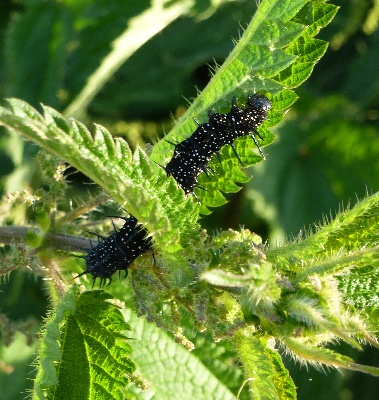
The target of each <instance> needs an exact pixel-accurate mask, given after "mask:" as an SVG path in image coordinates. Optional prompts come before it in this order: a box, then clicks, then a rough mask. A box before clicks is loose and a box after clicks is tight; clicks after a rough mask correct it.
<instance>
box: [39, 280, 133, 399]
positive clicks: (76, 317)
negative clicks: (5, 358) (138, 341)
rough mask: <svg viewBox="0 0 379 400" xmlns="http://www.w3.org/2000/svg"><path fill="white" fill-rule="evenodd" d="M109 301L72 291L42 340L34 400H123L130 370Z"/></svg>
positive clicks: (121, 327) (120, 325)
mask: <svg viewBox="0 0 379 400" xmlns="http://www.w3.org/2000/svg"><path fill="white" fill-rule="evenodd" d="M111 298H112V297H111V296H110V295H109V294H107V293H105V292H103V291H89V292H85V293H83V294H79V293H78V289H77V288H76V287H73V289H71V290H70V291H69V292H68V293H66V295H65V296H64V297H63V299H62V300H61V302H60V303H59V305H58V306H57V308H56V309H55V310H54V313H52V314H51V316H50V317H49V318H48V320H47V323H46V328H45V332H44V335H43V338H42V340H41V347H40V351H39V358H38V360H37V365H38V366H39V367H40V368H39V369H38V374H37V377H36V380H35V383H34V393H33V398H34V399H45V398H49V399H60V400H63V399H71V400H73V399H105V398H107V399H123V398H124V396H123V395H122V393H121V390H120V389H122V388H125V387H126V386H127V385H128V383H129V381H130V376H131V374H132V373H133V372H134V370H135V366H134V364H133V362H132V361H131V360H130V358H129V356H130V353H131V347H130V345H129V344H128V343H127V342H126V339H127V336H126V335H125V331H129V330H130V327H129V325H128V324H126V323H125V321H124V318H123V316H122V314H121V313H120V311H119V310H118V309H117V307H116V306H114V305H112V304H111V303H109V301H108V300H110V299H111Z"/></svg>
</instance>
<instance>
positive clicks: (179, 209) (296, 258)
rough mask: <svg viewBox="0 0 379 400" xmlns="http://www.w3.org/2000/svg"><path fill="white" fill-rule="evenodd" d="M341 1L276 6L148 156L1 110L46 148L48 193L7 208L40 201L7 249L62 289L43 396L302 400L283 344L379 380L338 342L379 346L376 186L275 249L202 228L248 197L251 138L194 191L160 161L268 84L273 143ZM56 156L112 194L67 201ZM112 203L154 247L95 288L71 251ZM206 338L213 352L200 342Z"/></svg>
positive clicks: (41, 372) (56, 294) (100, 130)
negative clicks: (125, 273) (212, 115)
mask: <svg viewBox="0 0 379 400" xmlns="http://www.w3.org/2000/svg"><path fill="white" fill-rule="evenodd" d="M336 11H337V7H335V6H333V5H330V4H326V3H325V2H322V1H317V2H316V1H305V0H302V1H301V0H299V1H287V2H281V3H280V5H279V4H276V2H269V1H267V2H265V1H263V2H262V3H261V4H260V6H259V8H258V11H257V13H256V14H255V15H254V18H253V19H252V21H251V23H250V24H249V26H248V27H247V28H246V30H245V31H244V33H243V35H242V36H241V38H240V40H239V41H238V42H237V43H236V45H235V48H234V50H233V51H232V52H231V54H230V55H229V57H228V58H227V60H226V61H225V63H224V64H223V65H221V66H220V67H219V68H218V69H217V71H215V72H214V75H213V77H212V79H211V81H210V83H209V84H208V85H207V87H206V88H205V89H204V90H203V91H202V92H201V93H199V95H198V97H197V98H196V99H195V100H194V101H193V103H192V104H191V106H190V107H189V108H188V110H187V112H186V113H185V114H184V115H183V116H182V117H181V118H180V119H179V120H178V121H177V123H176V125H175V126H174V128H173V129H172V131H171V132H170V133H169V134H168V135H167V136H166V137H165V138H164V139H165V140H161V141H159V142H158V143H156V144H155V145H154V146H153V148H152V150H151V151H150V154H147V153H146V152H145V151H144V150H143V149H141V148H137V149H136V150H135V152H134V153H132V151H131V150H130V148H129V146H128V145H127V143H126V142H125V141H124V140H123V139H120V138H116V139H115V138H113V137H111V135H110V133H109V132H108V131H107V130H106V129H105V128H104V127H102V126H99V125H96V126H95V129H94V134H93V135H92V134H91V132H90V131H89V130H88V129H87V128H86V127H85V126H84V125H83V124H82V123H80V122H79V121H77V120H74V119H66V118H65V117H64V116H62V115H61V114H60V113H58V112H57V111H55V110H54V109H52V108H49V107H43V114H40V113H38V112H37V111H36V110H35V109H34V108H32V107H31V106H30V105H28V104H27V103H25V102H23V101H21V100H16V99H10V100H8V105H7V106H6V107H2V108H1V109H0V123H1V124H2V125H3V126H5V127H6V128H7V129H8V130H10V131H13V132H17V133H19V134H21V135H23V136H24V137H25V138H26V139H27V140H31V141H33V142H34V143H36V144H38V145H39V146H40V147H41V148H42V149H43V150H42V151H41V152H40V155H39V160H40V163H41V171H43V173H44V179H45V183H46V185H45V186H44V189H42V188H41V189H39V190H38V191H36V192H35V193H21V194H18V195H15V197H13V198H12V202H11V203H12V204H8V207H9V210H10V211H11V210H12V208H13V207H16V206H17V204H19V203H23V204H27V205H28V206H29V207H30V210H32V211H33V214H34V215H36V216H37V218H36V221H38V224H39V225H38V226H33V227H19V226H5V227H3V228H1V235H0V236H1V238H2V241H3V242H4V243H13V244H15V243H16V244H17V245H16V246H14V247H13V248H12V250H11V251H10V252H8V253H6V254H5V256H4V257H6V260H7V261H6V263H4V265H14V266H15V267H14V268H17V267H22V265H25V263H28V265H36V264H33V262H32V260H34V261H35V260H36V258H37V260H38V261H37V264H38V266H39V267H38V268H39V270H40V269H41V268H42V270H43V274H44V276H45V278H46V285H47V286H48V287H49V291H50V293H51V299H52V306H53V309H52V311H51V312H50V314H49V317H48V318H47V320H46V323H45V326H44V328H43V330H42V331H41V342H40V349H39V355H38V358H37V360H36V364H35V365H36V368H37V376H36V379H35V382H34V390H33V398H36V399H37V398H39V399H42V398H56V399H65V398H69V399H73V398H80V399H84V398H93V399H99V398H107V399H108V398H114V399H121V398H124V396H126V395H129V396H131V395H132V393H140V391H141V390H152V391H153V393H154V394H155V396H156V398H178V397H177V396H178V393H180V398H181V399H185V398H196V399H209V398H217V399H218V398H220V399H221V398H222V399H229V398H230V399H232V398H235V396H236V395H237V394H238V395H239V396H240V397H241V398H249V397H250V396H251V398H270V399H283V398H286V399H287V398H296V388H295V385H294V383H293V381H292V379H291V377H290V376H289V373H288V371H287V369H286V368H285V366H284V364H283V361H282V358H281V354H282V353H287V354H290V355H291V356H292V357H293V358H295V359H296V360H298V361H299V362H300V363H302V364H311V365H313V366H316V367H319V366H321V367H322V366H327V367H333V368H346V369H351V370H356V371H362V372H366V373H369V374H372V375H379V369H378V368H375V367H369V366H363V365H358V364H356V363H354V361H353V360H352V359H350V358H349V357H347V356H344V355H342V354H339V353H338V352H336V351H334V350H331V349H330V348H327V345H328V344H330V343H335V342H337V341H343V342H346V343H347V344H348V345H350V346H352V347H354V348H357V349H361V348H362V343H369V344H371V345H373V346H376V347H378V342H377V339H376V338H375V336H374V332H376V331H377V328H378V326H377V321H376V320H377V311H376V307H375V306H376V293H375V292H374V291H373V290H370V288H375V287H376V285H377V284H378V278H377V270H378V267H379V265H378V255H379V251H378V250H379V248H378V230H379V218H378V212H379V195H378V194H375V195H372V196H369V197H367V198H365V199H364V200H362V201H361V202H359V203H358V204H357V205H356V206H355V207H354V208H352V209H347V210H343V211H342V212H340V214H338V215H337V216H336V217H335V218H334V219H333V220H332V221H325V223H324V224H323V225H321V226H319V227H318V228H317V230H316V231H315V232H314V233H312V234H310V235H309V236H308V237H305V238H299V239H297V240H296V241H294V242H292V243H288V244H286V245H283V246H280V247H277V248H269V247H265V246H264V245H263V244H262V240H261V238H260V237H259V236H258V235H256V234H254V233H252V232H250V231H249V230H247V229H241V230H239V231H233V230H228V231H220V232H217V233H215V234H213V235H209V234H207V232H206V231H204V230H202V229H201V227H200V224H199V217H200V215H201V214H206V213H209V209H208V207H218V206H221V205H223V204H224V203H225V198H224V197H223V195H222V193H223V192H224V193H232V192H236V191H238V190H239V189H240V186H238V185H237V183H244V182H246V181H248V179H249V178H247V176H246V175H245V174H244V173H243V172H242V168H241V165H240V164H241V162H242V163H243V165H244V166H251V165H253V164H255V163H258V162H261V161H262V160H263V159H262V157H261V155H259V154H258V152H257V151H256V148H255V146H254V142H253V141H252V139H251V138H250V137H248V136H244V137H240V138H238V139H236V141H235V142H234V146H235V150H236V151H234V149H233V148H232V147H231V146H230V145H225V146H223V147H222V149H221V152H220V156H219V158H218V157H216V156H213V157H212V159H211V161H210V163H209V164H208V167H209V168H210V170H211V171H212V173H209V174H206V173H202V174H200V176H199V179H198V186H200V187H201V188H195V193H196V196H194V195H192V194H186V193H185V192H184V191H183V190H182V189H181V188H180V187H179V186H178V184H177V182H176V181H175V180H174V178H173V177H172V176H171V177H168V176H167V174H166V172H165V170H164V169H163V168H161V167H160V166H165V165H167V163H168V162H169V160H170V159H171V157H172V154H173V146H172V143H179V142H182V141H183V140H185V139H186V138H189V137H190V136H191V135H192V133H193V132H194V131H195V129H196V123H195V122H194V119H196V121H199V123H205V122H207V121H208V117H207V112H208V111H209V110H215V111H217V112H221V113H225V112H228V111H229V110H230V106H231V103H232V101H233V99H236V101H237V103H238V104H244V102H245V101H246V96H247V95H251V94H254V93H257V92H258V93H259V92H261V93H264V94H265V95H266V96H267V98H268V99H269V100H270V102H271V105H272V107H271V110H270V111H269V113H268V118H267V120H266V121H265V122H264V123H263V124H262V125H261V126H260V127H259V128H258V132H259V135H260V137H261V138H262V140H261V139H259V143H260V146H262V147H265V146H268V145H269V144H270V143H272V142H273V140H274V139H275V136H274V134H273V133H272V132H271V131H270V130H269V128H270V127H272V126H274V125H276V124H278V123H279V122H280V121H281V119H282V118H283V116H284V115H285V112H286V110H288V109H289V107H290V106H291V105H292V104H293V103H294V102H295V101H296V99H297V96H296V94H295V93H294V91H293V88H295V87H297V86H299V85H300V84H301V83H303V82H304V81H305V80H306V79H307V78H308V77H309V76H310V74H311V72H312V69H313V67H314V65H315V63H316V62H317V61H318V60H319V59H320V58H321V57H322V55H323V54H324V52H325V51H326V48H327V43H325V42H324V41H321V40H318V39H315V38H314V36H315V35H316V34H317V33H318V32H319V30H320V29H321V28H322V27H324V26H326V25H327V24H328V23H329V22H330V21H331V20H332V18H333V16H334V15H335V13H336ZM170 142H171V143H170ZM236 153H237V154H238V157H237V155H236ZM59 160H64V161H65V162H66V163H67V164H69V165H70V166H73V167H74V168H76V169H77V170H79V171H81V172H82V173H84V174H85V175H87V176H88V177H89V178H90V179H91V180H92V181H93V182H95V183H96V184H97V185H99V186H100V187H101V188H102V189H103V194H100V195H99V196H97V197H94V198H92V200H91V201H90V202H88V203H85V204H82V205H80V206H78V207H76V208H74V209H72V210H71V211H70V212H63V211H61V210H60V209H59V205H60V203H61V202H62V201H63V200H64V199H65V197H66V196H67V195H66V193H67V190H68V189H69V183H68V182H67V181H66V179H65V175H64V171H65V168H66V165H67V164H63V163H62V162H61V161H59ZM265 162H269V160H268V161H265ZM108 201H109V202H110V201H113V202H115V203H117V204H119V205H120V207H122V208H123V209H125V210H127V211H128V212H129V213H131V214H132V215H133V216H135V217H136V218H137V220H138V221H139V223H140V224H141V226H143V227H144V229H146V231H147V234H148V237H149V240H150V239H151V244H152V250H151V251H147V252H145V253H144V255H143V256H141V257H139V258H138V261H137V262H135V263H134V268H130V272H129V277H128V279H127V280H121V279H120V280H119V279H117V278H115V279H114V280H113V282H112V285H110V286H109V287H105V288H102V289H101V290H98V289H97V288H96V286H95V288H93V287H92V285H93V284H92V279H91V276H90V275H88V274H87V275H84V276H81V277H80V278H75V277H76V276H77V275H78V274H80V273H81V272H83V271H84V270H85V265H84V262H83V260H80V259H75V258H74V257H73V255H72V253H73V252H76V253H75V254H77V255H80V254H82V253H83V251H84V250H86V249H87V250H89V251H90V250H91V248H92V247H93V246H95V245H96V244H98V241H97V240H94V238H93V237H92V239H90V237H91V236H90V235H88V236H87V237H81V236H78V233H79V234H82V233H83V231H85V230H86V229H87V227H88V226H89V225H90V223H89V222H90V221H91V215H92V214H91V213H90V212H91V210H94V209H95V208H98V207H99V206H100V205H102V204H104V203H106V202H108ZM125 214H127V213H126V212H125V211H123V210H121V212H120V215H123V216H125ZM84 216H85V217H86V218H84ZM106 217H107V216H106V215H104V223H103V224H102V226H100V227H99V229H98V230H97V232H99V234H101V235H104V236H109V235H110V233H112V232H113V227H112V224H111V222H110V220H109V218H108V219H107V218H106ZM84 225H85V227H84ZM95 239H96V238H95ZM102 240H103V239H101V238H100V242H101V241H102ZM67 260H70V262H67ZM12 268H13V267H12ZM34 268H36V267H34ZM10 269H11V268H10ZM3 272H4V273H8V272H9V269H8V270H4V271H3ZM362 272H364V273H362ZM74 279H76V281H75V282H74V281H73V280H74ZM102 283H104V282H102ZM110 292H112V293H113V295H111V294H110ZM137 315H138V316H139V317H142V318H137ZM125 321H128V323H126V322H125ZM151 322H153V323H151ZM204 331H206V332H207V333H208V334H202V335H201V334H199V336H198V337H196V335H195V337H191V334H192V336H194V335H193V332H204ZM130 335H132V337H133V338H134V339H137V340H130V339H129V336H130ZM215 343H216V344H215ZM194 347H197V350H199V349H200V351H198V352H196V351H195V352H193V353H191V352H189V350H193V349H194ZM132 349H133V351H132ZM217 349H219V351H218V350H217ZM226 353H228V355H226ZM230 354H233V355H234V357H232V360H234V361H233V362H234V364H233V363H231V358H230ZM205 359H207V360H208V361H207V362H206V361H205ZM210 360H211V361H210ZM240 362H241V363H242V367H243V369H242V368H241V365H240V364H239V367H237V364H238V363H240ZM204 363H206V364H207V367H205V365H204ZM136 366H137V368H138V374H136V373H135V369H136ZM174 372H175V373H174ZM131 381H132V382H133V385H129V384H130V383H131ZM128 385H129V386H128ZM149 388H150V389H149Z"/></svg>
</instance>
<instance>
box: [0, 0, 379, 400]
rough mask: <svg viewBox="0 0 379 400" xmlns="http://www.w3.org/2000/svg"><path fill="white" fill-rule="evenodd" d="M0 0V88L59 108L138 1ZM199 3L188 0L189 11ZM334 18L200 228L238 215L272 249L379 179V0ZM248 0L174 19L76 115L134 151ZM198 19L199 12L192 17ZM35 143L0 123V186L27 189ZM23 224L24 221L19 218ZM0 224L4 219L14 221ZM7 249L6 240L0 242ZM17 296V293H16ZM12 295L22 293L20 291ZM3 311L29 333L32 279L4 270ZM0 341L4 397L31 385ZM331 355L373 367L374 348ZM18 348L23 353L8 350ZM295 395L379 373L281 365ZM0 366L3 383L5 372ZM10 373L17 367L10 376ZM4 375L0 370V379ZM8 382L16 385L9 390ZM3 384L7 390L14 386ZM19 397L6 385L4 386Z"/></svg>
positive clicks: (213, 58)
mask: <svg viewBox="0 0 379 400" xmlns="http://www.w3.org/2000/svg"><path fill="white" fill-rule="evenodd" d="M133 3H136V4H134V5H130V2H125V1H123V0H116V1H112V2H108V1H100V0H96V1H89V0H88V1H83V0H78V1H76V2H72V1H65V0H63V1H59V2H58V1H38V0H34V1H17V2H16V1H10V0H2V1H1V3H0V98H6V97H18V98H21V99H24V100H26V101H27V102H29V103H31V104H32V105H33V106H34V107H37V108H38V107H39V104H40V103H44V104H47V105H50V106H52V107H54V108H56V109H57V110H59V111H63V110H64V109H65V107H66V106H67V105H68V104H70V101H72V100H73V99H74V98H75V96H76V95H77V94H78V93H79V92H80V90H81V89H82V88H83V86H84V85H85V83H86V79H87V78H88V76H89V75H90V74H91V73H92V72H93V71H94V70H96V69H97V67H98V66H99V63H100V61H101V60H102V58H103V57H104V56H106V55H107V54H108V52H109V50H110V43H111V41H112V40H113V39H114V38H116V37H117V36H118V35H120V34H121V33H122V32H123V30H124V29H125V26H126V23H127V20H128V19H129V18H131V17H133V16H135V15H138V14H139V13H140V12H141V11H143V10H144V8H145V7H146V6H147V5H148V4H149V2H147V1H139V2H133ZM206 3H207V2H205V1H204V2H199V5H198V6H199V8H201V7H203V6H205V5H206ZM332 3H333V4H336V5H339V6H341V8H340V10H339V12H338V14H337V16H336V17H335V19H334V20H333V21H332V23H331V24H330V25H329V26H328V27H327V28H325V29H323V30H322V32H321V34H320V35H319V36H318V37H319V38H321V39H324V40H327V41H329V42H330V47H329V49H328V51H327V53H326V55H325V56H324V57H323V58H322V59H321V61H320V62H319V63H318V64H317V65H316V67H315V70H314V72H313V74H312V76H311V77H310V79H309V80H308V81H307V82H306V83H305V84H303V85H302V86H301V87H300V88H298V89H296V93H297V94H298V95H299V97H300V98H299V100H298V101H297V102H296V103H295V105H294V106H293V107H292V109H291V110H290V112H289V113H288V115H287V116H286V117H285V118H284V120H283V122H282V123H281V124H280V125H279V126H277V127H275V130H274V132H275V133H276V134H277V136H278V139H277V140H276V142H275V143H274V144H273V145H272V146H270V147H269V148H268V149H267V152H268V158H267V160H266V162H264V163H260V164H259V165H258V166H255V167H253V168H251V170H249V171H248V173H250V174H251V175H253V179H252V180H251V181H250V183H249V184H247V185H245V186H244V187H243V189H242V190H241V191H240V192H239V193H237V194H234V195H230V196H228V198H229V203H228V204H227V205H225V206H224V207H220V208H218V209H216V210H213V213H212V214H211V215H210V216H207V217H204V218H203V220H202V222H203V225H204V227H206V228H207V229H208V230H209V231H210V232H212V230H214V229H216V228H218V229H219V228H222V229H226V228H238V227H239V226H241V225H244V226H245V227H247V228H249V229H251V230H252V231H255V232H257V233H258V234H260V235H261V236H262V237H263V239H264V240H267V241H269V242H270V243H271V245H275V244H277V243H280V242H283V241H285V240H287V239H288V238H293V237H296V236H297V235H298V234H299V232H300V231H304V230H305V231H310V230H312V229H313V226H314V224H315V223H316V224H317V223H319V222H320V221H322V220H323V218H324V216H325V215H327V216H329V215H332V216H333V215H335V213H336V212H337V211H338V209H339V208H340V207H341V206H343V207H344V206H347V205H348V204H354V203H355V202H356V200H357V199H359V198H362V197H363V196H365V194H366V193H367V192H368V193H371V192H376V191H378V189H379V157H378V155H379V137H378V125H379V121H378V117H379V111H378V104H379V74H378V65H379V30H378V20H379V9H378V7H377V5H376V9H375V6H374V2H373V1H366V0H344V1H342V0H339V1H333V2H332ZM255 8H256V2H255V1H242V0H241V1H237V2H233V3H229V4H224V5H222V6H221V7H219V9H218V10H216V11H215V12H214V13H213V14H212V15H211V16H210V17H209V18H206V19H199V18H196V17H183V18H181V19H179V20H177V21H175V22H174V23H172V24H171V25H170V26H168V27H167V28H166V29H165V30H164V31H162V32H161V33H160V34H158V35H157V36H155V37H154V38H153V39H152V40H151V41H149V42H148V43H146V45H144V46H143V47H142V48H141V49H139V50H138V51H137V52H136V53H135V54H134V55H133V56H132V57H131V58H130V59H129V60H128V61H127V62H126V63H125V64H124V65H123V66H122V67H121V68H120V70H119V71H117V73H116V74H115V76H114V77H112V79H111V80H110V81H109V82H108V83H107V84H106V85H105V87H104V88H103V89H102V90H101V92H100V93H99V94H98V95H97V96H96V98H95V99H94V100H93V101H92V102H91V104H90V106H89V109H88V110H87V116H86V118H85V120H84V122H85V123H86V124H87V126H89V125H90V123H91V122H97V123H100V124H102V125H105V126H106V127H107V128H108V129H109V130H110V131H111V132H112V133H113V134H114V135H120V136H123V137H124V138H125V139H126V140H127V141H128V142H129V143H130V145H131V146H132V147H134V146H135V145H136V144H137V143H139V144H140V145H142V146H144V145H145V144H146V143H154V142H155V141H156V140H157V139H158V138H159V137H162V136H163V135H164V132H165V131H166V132H167V131H168V130H169V129H170V126H172V124H173V118H172V116H174V118H175V116H177V115H179V114H180V113H181V112H182V111H183V109H184V108H185V107H186V106H187V104H188V102H187V100H186V99H189V100H190V99H191V98H194V97H195V96H196V91H197V89H201V88H203V87H204V86H205V85H206V83H207V82H208V80H209V78H210V74H209V65H211V66H212V65H215V63H218V64H221V63H222V62H223V60H224V59H225V58H226V56H227V55H228V53H229V52H230V51H231V49H232V48H233V42H232V39H233V38H238V37H239V34H240V32H241V27H244V26H246V25H247V23H248V22H249V21H250V19H251V15H252V14H253V12H254V10H255ZM195 15H196V14H195ZM36 152H37V148H36V146H34V145H32V144H30V143H25V142H23V140H22V139H21V138H20V139H18V140H17V139H15V138H14V137H10V136H9V135H8V133H6V132H5V131H4V130H1V131H0V194H4V193H8V192H12V191H16V190H18V191H20V190H23V189H25V188H31V189H33V188H34V189H35V188H37V187H38V185H39V184H40V182H39V178H38V174H37V175H36V173H35V171H37V170H38V169H37V168H35V166H34V164H35V158H34V156H35V154H36ZM70 180H71V182H72V187H73V189H72V193H71V195H72V196H85V193H88V185H85V184H86V183H88V180H86V178H85V177H84V176H82V175H81V174H74V175H72V176H70ZM16 222H17V223H19V224H20V223H22V218H21V221H16ZM16 222H15V221H7V223H16ZM2 250H4V249H2ZM18 293H23V296H22V299H20V297H19V296H18ZM21 300H22V301H21ZM0 304H1V312H2V313H4V314H6V315H7V316H8V317H10V316H11V318H12V319H13V320H15V321H19V320H22V321H24V320H27V319H30V318H31V319H32V320H34V321H37V322H36V325H37V327H36V329H38V324H39V323H40V322H41V320H42V317H43V316H44V315H45V313H46V309H47V307H48V300H47V294H46V293H45V292H44V289H43V282H42V280H41V279H39V278H35V277H34V276H33V275H31V274H28V273H27V272H20V271H13V272H12V274H11V275H10V277H9V279H6V280H4V281H3V283H2V284H1V285H0ZM5 339H6V338H4V337H2V344H1V346H0V360H1V359H4V360H5V362H12V363H14V365H19V367H18V369H16V370H15V372H14V373H13V377H12V382H13V383H12V387H13V388H12V390H10V388H9V387H8V388H7V389H6V390H5V391H4V393H7V394H6V395H7V396H8V397H5V398H4V399H9V400H10V399H18V398H19V397H18V396H19V394H17V393H19V392H20V388H22V387H26V386H28V387H30V385H31V381H30V380H26V381H25V376H30V377H32V376H33V375H32V368H27V367H24V366H25V365H28V364H29V363H30V360H31V354H32V350H30V348H27V347H25V344H24V343H25V340H24V339H23V338H22V337H21V338H20V340H18V341H17V342H15V344H14V345H13V346H16V347H15V349H12V351H10V350H9V348H7V347H5V346H4V344H6V340H5ZM339 351H341V352H343V353H344V354H346V355H350V356H352V357H353V358H354V359H355V361H356V362H357V363H361V364H369V365H376V366H378V362H377V351H374V350H371V349H370V348H369V347H368V346H366V350H365V351H364V352H363V353H358V352H355V351H352V350H351V349H350V348H344V347H341V348H339ZM10 353H12V354H22V357H21V359H20V360H14V359H9V357H10V356H9V354H10ZM286 364H287V366H288V368H289V369H290V372H291V376H292V377H293V378H294V380H295V383H296V385H297V386H298V395H299V399H300V400H302V399H307V400H311V399H318V400H319V399H341V400H351V399H367V400H369V399H377V398H379V380H378V379H375V378H373V377H370V376H367V375H364V374H361V373H353V372H345V371H344V372H343V373H340V372H336V371H328V370H325V371H321V372H320V371H317V370H316V369H314V368H313V367H308V368H306V367H304V366H302V367H300V366H299V365H298V364H295V363H293V362H292V361H290V360H287V361H286ZM2 365H3V364H1V365H0V367H1V368H0V389H1V390H0V393H1V391H2V390H4V388H2V385H3V384H5V383H6V379H5V378H4V376H5V375H6V370H3V369H4V367H2ZM16 372H17V373H16ZM3 378H4V379H3ZM13 389H14V390H13ZM12 393H13V394H12ZM15 393H16V394H15Z"/></svg>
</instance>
